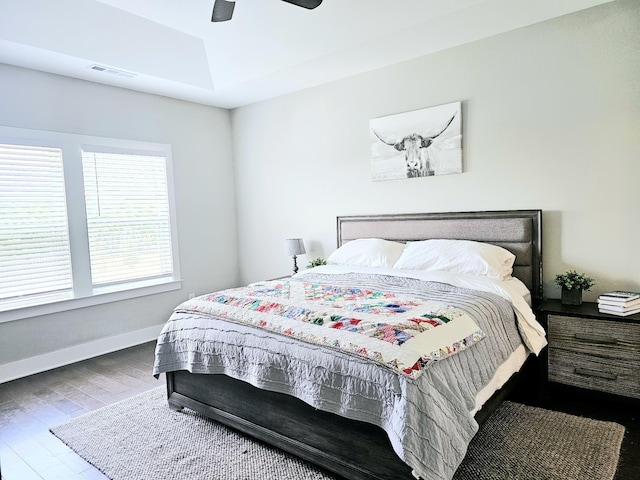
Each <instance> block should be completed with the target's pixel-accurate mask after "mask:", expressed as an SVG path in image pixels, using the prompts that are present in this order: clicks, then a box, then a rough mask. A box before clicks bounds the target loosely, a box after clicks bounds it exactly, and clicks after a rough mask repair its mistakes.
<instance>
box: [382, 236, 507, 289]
mask: <svg viewBox="0 0 640 480" xmlns="http://www.w3.org/2000/svg"><path fill="white" fill-rule="evenodd" d="M515 259H516V257H515V255H514V254H512V253H511V252H509V251H508V250H505V249H504V248H502V247H498V246H497V245H491V244H488V243H482V242H474V241H471V240H439V239H434V240H423V241H420V242H409V243H407V245H406V246H405V248H404V251H403V252H402V256H401V257H400V258H399V259H398V261H397V262H396V263H395V264H394V265H393V268H399V269H403V270H436V271H442V272H455V273H464V274H469V275H482V276H486V277H491V278H498V279H500V280H505V279H507V278H509V277H510V276H511V273H512V272H513V262H514V261H515Z"/></svg>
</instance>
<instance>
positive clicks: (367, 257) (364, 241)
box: [327, 238, 404, 268]
mask: <svg viewBox="0 0 640 480" xmlns="http://www.w3.org/2000/svg"><path fill="white" fill-rule="evenodd" d="M403 250H404V244H403V243H399V242H392V241H389V240H383V239H381V238H358V239H356V240H351V241H350V242H347V243H345V244H344V245H342V246H341V247H340V248H338V249H337V250H336V251H335V252H333V253H332V254H331V255H329V257H328V258H327V264H329V265H353V266H360V267H389V268H390V267H392V266H393V264H394V263H396V261H397V260H398V259H399V258H400V255H402V251H403Z"/></svg>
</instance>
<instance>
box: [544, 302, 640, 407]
mask: <svg viewBox="0 0 640 480" xmlns="http://www.w3.org/2000/svg"><path fill="white" fill-rule="evenodd" d="M538 317H539V320H540V321H541V323H542V325H543V326H544V328H545V330H546V331H547V335H548V338H547V339H548V341H549V345H548V347H547V354H546V357H547V362H546V368H547V374H548V381H549V382H556V383H559V384H563V385H570V386H573V387H580V388H585V389H588V390H594V391H599V392H605V393H612V394H616V395H621V396H623V397H628V398H632V399H640V314H635V315H630V316H628V317H619V316H617V315H608V314H606V313H600V312H599V311H598V305H597V304H596V303H590V302H584V303H583V304H582V305H577V306H573V305H562V303H561V302H560V300H547V301H545V302H543V303H542V304H541V305H540V306H539V307H538Z"/></svg>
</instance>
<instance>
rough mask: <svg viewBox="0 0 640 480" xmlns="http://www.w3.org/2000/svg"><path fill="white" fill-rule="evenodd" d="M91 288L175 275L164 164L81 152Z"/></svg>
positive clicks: (153, 158) (157, 158)
mask: <svg viewBox="0 0 640 480" xmlns="http://www.w3.org/2000/svg"><path fill="white" fill-rule="evenodd" d="M82 166H83V175H84V188H85V201H86V208H87V230H88V236H89V255H90V263H91V278H92V282H93V285H94V286H105V285H113V284H117V283H121V282H130V281H136V280H147V279H155V278H162V277H168V276H172V275H173V273H174V272H173V258H172V243H171V224H170V220H171V219H170V212H169V197H168V188H167V159H166V157H165V156H163V155H155V154H154V155H147V154H131V153H120V152H110V151H104V150H101V149H93V148H91V147H83V150H82Z"/></svg>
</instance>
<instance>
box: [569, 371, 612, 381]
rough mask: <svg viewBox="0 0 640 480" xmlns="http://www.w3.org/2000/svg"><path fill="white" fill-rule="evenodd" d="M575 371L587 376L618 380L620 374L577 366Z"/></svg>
mask: <svg viewBox="0 0 640 480" xmlns="http://www.w3.org/2000/svg"><path fill="white" fill-rule="evenodd" d="M573 373H577V374H578V375H585V376H587V377H598V378H604V379H606V380H617V379H618V375H616V374H615V373H607V372H599V371H597V370H591V369H589V368H575V369H574V370H573Z"/></svg>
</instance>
